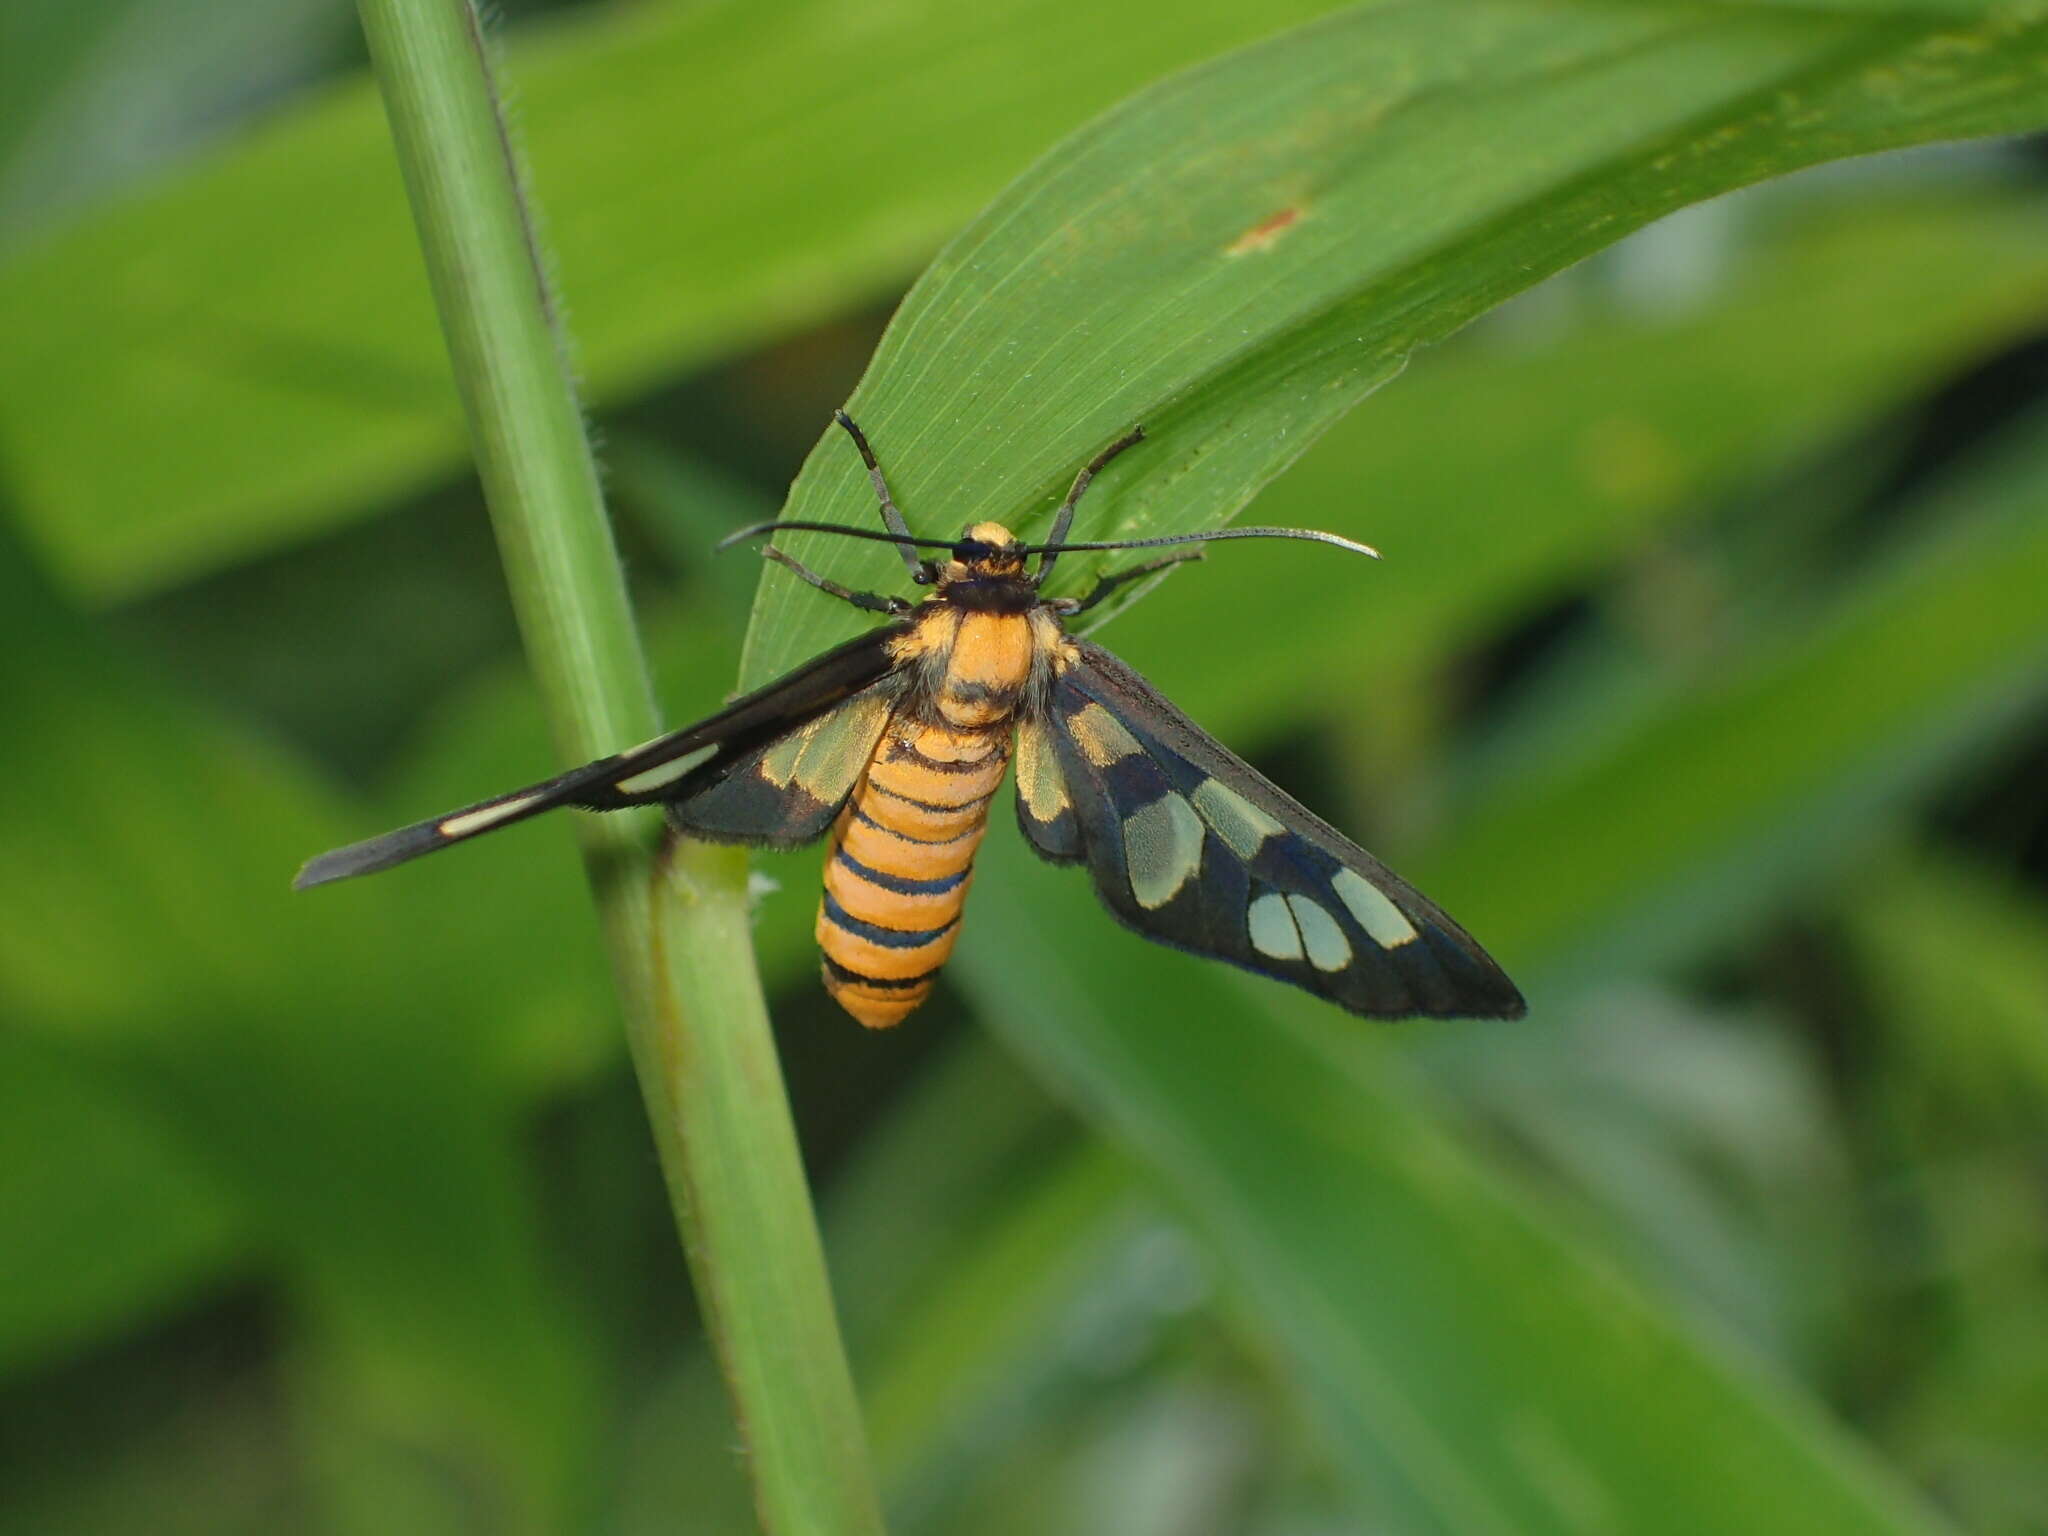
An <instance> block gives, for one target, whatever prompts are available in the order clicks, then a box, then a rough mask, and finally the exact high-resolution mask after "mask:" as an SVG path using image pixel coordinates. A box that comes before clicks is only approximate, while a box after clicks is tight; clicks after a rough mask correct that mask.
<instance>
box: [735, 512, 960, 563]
mask: <svg viewBox="0 0 2048 1536" xmlns="http://www.w3.org/2000/svg"><path fill="white" fill-rule="evenodd" d="M785 528H786V529H789V530H791V531H792V532H795V533H837V534H842V535H844V536H845V537H846V538H849V539H867V540H869V541H871V542H873V543H876V544H895V545H898V546H901V545H905V544H915V545H917V546H918V547H919V548H920V549H946V550H950V549H954V548H956V547H957V546H958V543H959V541H958V540H956V539H920V538H916V537H914V536H913V535H911V534H908V533H876V532H875V531H874V529H872V528H849V527H847V525H846V524H844V523H804V522H788V523H778V522H774V521H770V522H765V523H749V524H747V526H746V527H744V528H741V529H737V530H735V531H734V532H732V533H728V534H727V535H726V536H725V537H724V538H722V539H720V540H719V541H718V542H717V543H716V544H714V545H712V546H711V551H712V553H713V554H718V553H720V552H722V551H724V550H728V549H731V548H732V547H733V545H735V544H744V543H745V542H746V541H747V540H748V539H758V538H759V537H761V535H762V534H764V533H779V532H781V531H782V530H783V529H785ZM910 571H911V574H912V575H913V576H918V577H922V576H923V574H924V566H923V565H922V563H920V562H919V561H918V559H917V558H916V557H915V556H912V557H911V562H910Z"/></svg>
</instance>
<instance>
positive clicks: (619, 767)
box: [293, 624, 903, 890]
mask: <svg viewBox="0 0 2048 1536" xmlns="http://www.w3.org/2000/svg"><path fill="white" fill-rule="evenodd" d="M902 632H903V626H902V625H900V624H887V625H884V626H882V627H881V628H880V629H875V630H870V631H869V632H868V633H867V634H865V635H862V636H860V637H859V638H858V639H855V640H849V641H847V642H846V643H845V644H844V645H841V646H838V647H837V648H835V649H833V650H830V651H827V652H825V653H824V654H823V655H822V656H818V657H815V658H814V659H812V660H811V661H809V662H806V663H805V664H804V665H803V666H801V667H798V668H797V669H796V670H795V671H793V672H790V673H786V674H785V675H784V676H782V677H779V678H777V679H776V680H775V681H774V682H772V683H769V684H768V685H767V686H766V687H764V688H761V689H758V690H757V691H755V692H753V693H750V694H748V695H746V696H745V697H744V698H740V699H736V700H734V701H733V702H732V703H731V704H728V705H727V706H726V707H725V708H724V709H722V710H720V711H719V712H718V713H717V714H715V715H712V716H709V717H708V718H706V719H703V720H699V721H698V722H697V723H696V724H694V725H686V726H684V727H682V729H680V730H675V731H670V732H669V733H668V734H667V735H665V736H657V737H656V738H655V739H654V740H653V741H650V742H646V743H643V744H642V745H640V746H637V747H633V748H630V749H629V750H627V751H624V752H620V753H617V754H615V755H613V756H611V757H604V758H599V759H598V760H597V761H596V762H593V763H585V764H584V765H583V766H582V767H581V768H572V769H570V770H569V771H568V772H567V773H564V774H559V775H557V776H556V777H554V778H552V779H546V780H543V781H542V782H541V783H538V784H529V785H527V786H526V787H525V788H524V789H515V790H513V791H511V792H510V793H509V794H503V795H495V796H493V797H492V798H491V799H489V800H480V801H478V802H477V803H476V804H475V805H466V806H463V807H462V808H461V809H460V810H454V811H448V812H445V813H443V814H442V815H439V816H435V817H433V818H431V819H430V820H427V821H421V822H416V823H414V824H413V825H412V826H409V827H401V828H399V829H398V830H397V831H395V832H386V833H385V834H384V835H383V836H381V837H373V838H370V839H368V840H367V841H365V842H360V843H351V844H350V845H349V846H348V847H346V848H337V849H335V850H334V851H333V852H331V853H323V854H321V855H320V857H318V858H317V859H314V860H312V861H311V862H309V863H308V864H307V865H306V867H305V868H304V869H302V870H300V871H299V877H298V879H297V880H296V881H294V882H293V884H294V885H295V886H296V887H297V888H298V889H300V890H304V889H306V888H307V887H308V886H314V885H325V884H326V883H327V882H328V881H330V880H345V879H347V878H348V877H349V876H351V875H367V874H370V873H371V872H373V871H375V870H380V869H389V868H390V867H391V866H392V865H394V864H403V863H404V862H405V861H406V860H408V859H415V858H418V857H419V856H420V855H421V854H424V853H432V852H434V851H435V850H436V849H439V848H446V847H449V846H451V845H452V844H455V843H459V842H462V841H464V840H465V839H468V838H472V837H476V836H478V835H479V834H481V833H484V832H494V831H496V830H497V829H498V828H499V827H505V826H510V825H511V824H512V823H513V822H515V821H524V820H526V819H527V818H528V817H529V816H538V815H540V814H541V812H543V811H550V810H553V809H554V808H555V807H557V806H563V805H573V806H580V807H582V808H584V809H585V810H593V811H611V810H619V809H621V808H623V807H625V806H631V805H649V804H656V803H666V804H668V805H669V806H670V807H671V816H672V818H673V819H675V820H676V821H677V822H678V824H680V825H682V826H684V827H685V828H687V829H688V830H690V831H693V832H697V833H699V834H701V835H704V836H710V837H721V838H726V839H731V840H737V841H750V842H763V843H770V844H777V845H785V846H786V845H788V844H792V843H797V842H802V841H805V840H806V839H807V838H809V837H815V836H817V835H818V833H820V832H822V831H823V830H824V829H825V827H826V825H828V824H829V823H830V821H831V819H832V818H831V815H830V814H826V815H824V816H823V818H822V819H820V818H819V816H818V813H817V806H816V804H815V803H814V801H815V800H816V792H827V793H828V794H829V792H830V791H831V788H832V782H836V781H834V780H832V776H831V774H828V773H827V772H826V766H825V765H826V763H827V762H828V760H829V762H830V764H831V766H832V770H833V772H834V773H836V772H837V767H838V764H839V761H840V759H839V757H838V756H836V755H834V754H832V753H826V754H824V755H823V756H816V755H814V752H815V751H821V750H822V749H821V748H818V747H817V746H816V744H817V743H818V742H820V741H821V740H822V739H824V738H827V737H829V738H830V739H831V740H832V741H833V742H835V743H841V742H843V741H844V740H845V739H846V737H847V736H848V734H849V729H851V730H853V731H857V730H859V729H865V728H866V727H867V725H868V724H869V723H871V722H872V723H873V725H874V731H875V735H877V736H878V735H879V734H880V732H881V729H882V727H883V726H884V725H886V723H887V720H888V715H889V710H890V709H891V708H893V700H894V697H895V694H896V692H897V691H898V690H899V689H900V687H901V678H900V676H899V675H898V674H897V673H896V672H895V662H894V660H893V658H892V657H891V655H890V650H889V643H890V641H892V640H894V639H895V638H896V637H897V636H899V635H900V634H902ZM834 720H838V721H840V722H841V729H839V730H838V731H836V732H835V731H833V730H831V729H829V728H828V722H831V721H834ZM806 733H808V734H806ZM792 741H795V742H798V746H797V747H796V749H795V760H794V762H793V765H792V768H791V771H790V773H789V774H788V775H787V777H785V778H783V779H781V781H780V782H777V779H776V775H778V774H780V773H781V771H782V764H783V762H784V761H785V756H786V755H787V754H786V753H785V754H784V755H778V751H779V749H782V748H783V747H784V746H785V744H787V743H790V742H792ZM873 742H874V737H872V736H871V737H870V738H869V747H870V749H872V746H873ZM855 777H856V778H857V777H858V774H857V772H856V775H855ZM852 787H853V782H852V781H851V780H849V781H848V782H847V784H846V788H845V790H843V791H840V792H839V798H840V799H841V800H843V799H844V798H845V796H846V793H847V792H850V791H851V789H852ZM764 792H765V793H764ZM778 794H779V796H780V798H779V799H778V798H777V795H778ZM699 799H701V800H702V801H703V805H702V807H701V814H700V815H699V817H698V818H697V819H695V820H693V819H692V814H691V813H690V811H689V810H688V809H687V808H688V807H690V806H691V805H692V804H693V803H694V802H696V801H697V800H699ZM836 809H837V807H836V806H835V807H834V810H836ZM813 828H815V830H813Z"/></svg>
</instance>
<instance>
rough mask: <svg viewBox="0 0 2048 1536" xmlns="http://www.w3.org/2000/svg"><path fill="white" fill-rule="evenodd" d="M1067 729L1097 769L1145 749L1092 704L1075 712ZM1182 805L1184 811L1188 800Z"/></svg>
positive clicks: (1120, 724)
mask: <svg viewBox="0 0 2048 1536" xmlns="http://www.w3.org/2000/svg"><path fill="white" fill-rule="evenodd" d="M1067 729H1068V731H1070V732H1071V733H1072V734H1073V737H1074V740H1076V741H1077V742H1079V743H1080V744H1081V751H1082V752H1083V753H1084V754H1085V755H1086V756H1087V758H1088V761H1089V762H1091V763H1093V764H1094V765H1095V766H1096V767H1098V768H1107V767H1108V766H1109V765H1110V764H1111V763H1113V762H1116V761H1117V760H1118V759H1119V758H1125V757H1135V756H1136V755H1137V754H1138V753H1139V752H1140V751H1142V750H1143V748H1141V747H1140V746H1139V745H1138V742H1137V738H1136V737H1134V736H1132V735H1131V733H1130V732H1129V731H1127V730H1125V729H1124V728H1123V725H1122V723H1121V722H1120V721H1118V719H1117V718H1116V716H1115V715H1112V714H1111V713H1110V712H1109V711H1108V710H1106V709H1104V708H1103V707H1102V706H1101V705H1100V704H1096V703H1089V704H1085V705H1083V706H1082V707H1081V708H1080V709H1078V710H1076V711H1075V712H1074V715H1073V718H1072V719H1070V720H1068V721H1067ZM1182 806H1183V808H1185V806H1186V802H1185V801H1183V802H1182Z"/></svg>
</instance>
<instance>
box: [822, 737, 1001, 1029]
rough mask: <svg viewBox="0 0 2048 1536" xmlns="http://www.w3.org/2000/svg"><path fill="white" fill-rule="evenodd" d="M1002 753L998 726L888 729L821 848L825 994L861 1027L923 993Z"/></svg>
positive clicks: (944, 940) (953, 913)
mask: <svg viewBox="0 0 2048 1536" xmlns="http://www.w3.org/2000/svg"><path fill="white" fill-rule="evenodd" d="M1009 760H1010V726H1009V723H1008V722H1007V721H1005V722H1004V723H1003V724H1002V725H1001V726H999V727H996V728H993V729H956V728H949V727H946V726H941V725H927V724H925V723H923V722H921V721H918V720H903V721H899V722H898V723H896V724H895V725H892V726H891V727H890V728H889V731H888V734H887V735H885V736H884V737H883V738H882V741H881V744H880V746H879V747H878V748H877V749H876V751H875V759H874V762H873V763H871V764H870V765H869V767H868V771H867V774H866V776H865V777H864V778H862V780H861V782H860V786H859V788H857V789H856V790H855V791H854V792H853V798H852V799H851V800H850V801H848V802H847V806H846V809H845V810H844V811H842V812H840V814H839V821H838V823H837V824H836V825H835V826H834V827H833V829H832V840H831V843H830V845H829V846H828V848H827V850H826V855H825V898H824V901H823V902H822V903H821V904H820V905H819V908H818V947H819V949H821V950H822V951H824V956H825V990H826V991H828V992H830V993H831V994H832V995H833V997H835V998H837V999H838V1000H839V1005H840V1006H841V1007H842V1008H844V1009H845V1010H846V1011H847V1012H848V1013H850V1014H852V1015H853V1016H854V1017H855V1018H856V1019H858V1020H860V1022H861V1023H863V1024H865V1025H867V1026H868V1027H869V1028H870V1029H882V1028H886V1027H887V1026H889V1025H891V1024H894V1023H897V1022H898V1021H899V1020H901V1019H902V1018H903V1016H904V1015H905V1014H907V1013H909V1012H910V1011H911V1010H912V1009H913V1008H915V1007H917V1005H918V1004H919V1003H921V1002H923V1001H924V1000H925V998H926V997H927V996H928V995H929V994H930V992H931V989H932V983H933V982H934V981H935V980H936V979H937V977H938V973H939V969H940V967H942V966H943V965H945V963H946V957H947V956H949V955H950V954H952V952H953V941H954V940H955V939H956V938H957V937H958V936H959V932H960V910H961V907H962V906H963V905H964V904H965V902H966V900H967V887H968V886H969V885H970V884H971V883H972V881H973V878H974V851H975V849H976V848H978V847H980V845H981V837H982V834H983V833H984V832H985V831H987V830H988V807H989V800H990V798H991V797H992V796H994V794H995V792H996V789H997V787H998V786H999V785H1000V784H1001V783H1002V781H1003V773H1004V771H1005V770H1006V769H1007V768H1008V766H1009Z"/></svg>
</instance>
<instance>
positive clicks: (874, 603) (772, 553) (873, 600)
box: [761, 544, 915, 614]
mask: <svg viewBox="0 0 2048 1536" xmlns="http://www.w3.org/2000/svg"><path fill="white" fill-rule="evenodd" d="M761 558H762V559H764V560H773V561H774V562H775V563H776V564H777V565H786V566H788V567H789V568H790V569H791V570H792V571H795V572H796V573H797V575H798V576H800V577H802V578H803V579H804V580H805V581H808V582H809V583H810V584H811V585H812V586H814V587H816V588H817V589H818V590H819V591H820V592H823V593H825V594H826V595H827V596H830V597H836V598H838V599H839V600H840V601H841V602H844V603H851V604H853V606H854V607H856V608H865V609H866V610H867V611H868V612H869V613H887V614H904V613H908V612H910V610H911V608H912V607H913V606H915V605H914V604H912V603H910V602H909V601H907V600H906V599H904V598H900V597H885V596H883V595H882V594H881V593H880V592H856V591H854V590H853V588H851V587H842V586H841V585H840V584H839V583H838V582H836V581H834V580H832V579H831V577H829V576H820V575H819V574H818V573H817V572H816V571H814V570H812V569H811V568H810V567H809V566H808V565H805V564H804V563H803V562H802V561H801V560H798V559H797V558H796V557H795V556H793V555H785V554H784V553H783V552H782V551H781V550H779V549H777V548H776V547H775V546H774V545H772V544H769V545H766V546H764V547H763V548H762V550H761Z"/></svg>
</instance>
